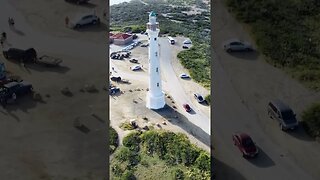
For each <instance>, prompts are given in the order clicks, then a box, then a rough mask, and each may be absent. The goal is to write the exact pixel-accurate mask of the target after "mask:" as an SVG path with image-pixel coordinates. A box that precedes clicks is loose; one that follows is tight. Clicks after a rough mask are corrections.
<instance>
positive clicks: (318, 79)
mask: <svg viewBox="0 0 320 180" xmlns="http://www.w3.org/2000/svg"><path fill="white" fill-rule="evenodd" d="M226 2H227V5H228V7H229V9H230V11H231V12H233V13H234V14H235V16H236V17H237V18H238V19H239V20H241V21H242V22H244V23H247V24H249V26H250V28H251V31H252V33H253V36H254V37H255V39H256V42H257V45H258V46H259V49H260V51H261V52H262V53H263V54H265V55H266V56H267V57H268V62H269V63H271V64H273V65H274V66H277V67H280V68H284V69H285V70H286V71H287V72H288V73H290V74H291V75H292V76H293V77H294V78H296V79H298V80H300V81H301V82H303V83H304V84H305V85H306V86H308V87H310V88H312V89H314V90H320V61H319V58H320V43H319V42H320V30H319V29H320V21H319V19H320V1H319V0H304V1H302V0H282V1H275V0H262V1H255V0H247V1H241V0H226Z"/></svg>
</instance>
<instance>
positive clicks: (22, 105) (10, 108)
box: [5, 94, 46, 122]
mask: <svg viewBox="0 0 320 180" xmlns="http://www.w3.org/2000/svg"><path fill="white" fill-rule="evenodd" d="M38 103H44V104H45V103H46V102H45V101H36V100H34V99H33V97H32V94H28V95H25V96H22V97H18V98H17V101H16V102H14V103H9V104H8V105H7V106H6V107H5V110H6V111H7V113H8V114H9V115H11V116H12V117H14V118H15V119H17V121H18V122H19V121H20V120H19V118H18V117H17V116H15V115H14V112H15V111H18V110H21V111H23V112H25V113H28V110H29V109H33V108H35V107H36V105H37V104H38Z"/></svg>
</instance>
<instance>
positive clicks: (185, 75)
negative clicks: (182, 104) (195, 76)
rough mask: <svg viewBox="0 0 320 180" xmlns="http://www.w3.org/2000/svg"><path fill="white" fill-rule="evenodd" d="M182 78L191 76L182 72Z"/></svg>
mask: <svg viewBox="0 0 320 180" xmlns="http://www.w3.org/2000/svg"><path fill="white" fill-rule="evenodd" d="M180 78H182V79H187V78H190V76H189V75H187V74H185V73H182V74H180Z"/></svg>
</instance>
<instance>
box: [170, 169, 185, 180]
mask: <svg viewBox="0 0 320 180" xmlns="http://www.w3.org/2000/svg"><path fill="white" fill-rule="evenodd" d="M172 175H173V179H175V180H183V179H184V173H183V171H182V170H181V169H179V168H176V169H173V171H172Z"/></svg>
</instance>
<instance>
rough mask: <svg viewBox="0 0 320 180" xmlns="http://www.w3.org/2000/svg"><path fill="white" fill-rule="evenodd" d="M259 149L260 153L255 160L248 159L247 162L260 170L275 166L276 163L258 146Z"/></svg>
mask: <svg viewBox="0 0 320 180" xmlns="http://www.w3.org/2000/svg"><path fill="white" fill-rule="evenodd" d="M257 148H258V149H259V153H258V154H257V156H256V157H254V158H248V159H247V160H248V161H249V162H250V163H252V164H254V165H255V166H257V167H260V168H268V167H271V166H274V165H275V163H274V161H273V160H272V159H271V158H270V157H269V156H268V155H267V154H266V153H265V152H264V151H263V150H262V149H261V148H260V147H258V146H257Z"/></svg>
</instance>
